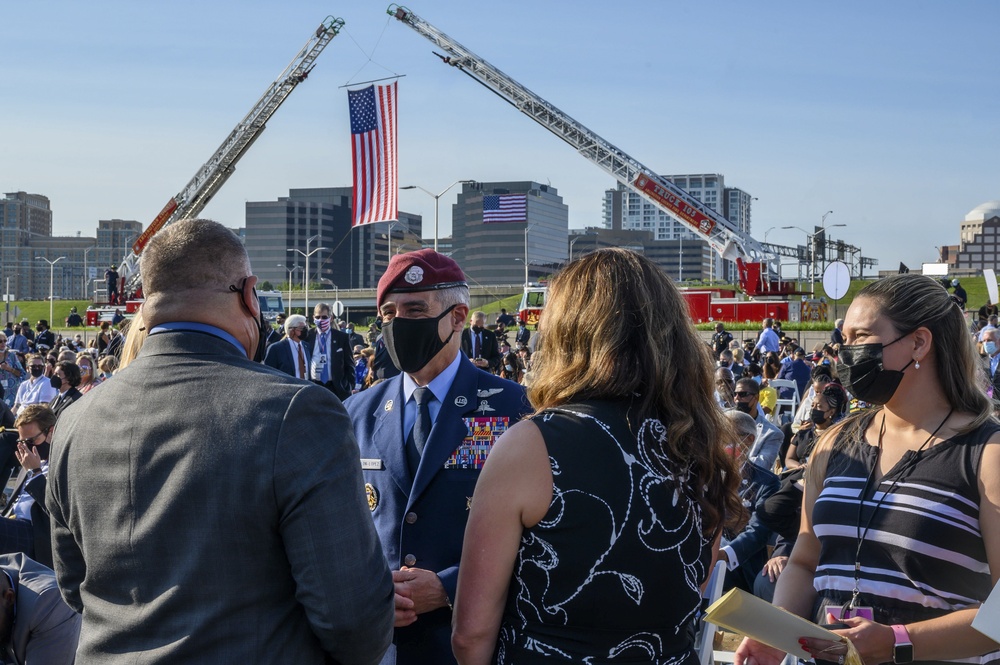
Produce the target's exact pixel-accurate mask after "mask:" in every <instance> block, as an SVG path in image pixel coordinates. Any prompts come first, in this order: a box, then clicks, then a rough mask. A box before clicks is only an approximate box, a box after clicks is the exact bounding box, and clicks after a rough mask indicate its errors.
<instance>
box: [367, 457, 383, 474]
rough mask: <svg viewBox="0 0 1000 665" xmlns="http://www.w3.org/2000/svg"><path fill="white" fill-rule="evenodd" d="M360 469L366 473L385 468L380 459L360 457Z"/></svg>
mask: <svg viewBox="0 0 1000 665" xmlns="http://www.w3.org/2000/svg"><path fill="white" fill-rule="evenodd" d="M361 468H362V469H364V470H368V471H381V470H382V469H384V468H385V464H383V463H382V460H380V459H372V458H367V457H362V458H361Z"/></svg>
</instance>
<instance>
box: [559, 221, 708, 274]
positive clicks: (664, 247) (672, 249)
mask: <svg viewBox="0 0 1000 665" xmlns="http://www.w3.org/2000/svg"><path fill="white" fill-rule="evenodd" d="M569 245H570V246H569V250H570V251H569V254H570V258H571V259H573V258H580V257H581V256H583V255H584V254H588V253H590V252H593V251H596V250H598V249H605V248H608V247H621V248H623V249H630V250H632V251H634V252H639V253H640V254H643V255H644V256H646V257H647V258H649V259H650V260H651V261H653V262H654V263H656V264H657V265H658V266H660V268H662V269H663V271H664V272H665V273H666V274H667V275H668V276H669V277H670V278H671V279H676V280H677V281H678V282H703V281H709V280H710V279H711V278H712V265H713V258H714V256H715V255H716V254H715V252H713V251H712V248H711V247H709V246H708V243H707V242H700V241H696V240H684V239H683V238H678V239H676V240H656V239H655V238H654V236H653V231H652V230H642V231H639V230H627V229H626V230H614V229H605V228H593V227H590V228H587V229H583V230H580V229H572V230H571V231H570V235H569Z"/></svg>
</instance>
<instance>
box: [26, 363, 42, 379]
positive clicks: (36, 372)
mask: <svg viewBox="0 0 1000 665" xmlns="http://www.w3.org/2000/svg"><path fill="white" fill-rule="evenodd" d="M28 371H29V372H31V376H33V377H35V378H36V379H37V378H38V377H40V376H41V375H42V373H44V372H45V368H44V367H42V366H40V365H32V366H31V367H29V368H28Z"/></svg>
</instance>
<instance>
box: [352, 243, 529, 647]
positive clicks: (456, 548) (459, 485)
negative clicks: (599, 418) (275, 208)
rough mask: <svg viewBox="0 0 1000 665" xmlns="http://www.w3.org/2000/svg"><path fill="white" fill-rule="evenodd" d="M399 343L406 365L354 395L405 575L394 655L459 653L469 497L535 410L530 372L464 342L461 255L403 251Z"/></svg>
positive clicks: (390, 299) (386, 306) (389, 281)
mask: <svg viewBox="0 0 1000 665" xmlns="http://www.w3.org/2000/svg"><path fill="white" fill-rule="evenodd" d="M377 302H378V305H379V308H380V311H381V313H382V315H383V317H384V323H383V326H382V334H383V337H384V339H385V343H386V347H387V349H388V353H389V354H390V355H391V357H392V360H393V362H394V363H395V364H396V366H397V367H399V368H400V369H401V370H402V372H403V373H402V374H400V375H398V376H396V377H394V378H392V379H389V380H388V381H384V382H382V383H379V384H378V385H375V386H373V387H371V388H368V389H367V390H364V391H362V392H360V393H358V394H357V395H354V396H353V397H351V398H350V399H348V400H347V402H346V404H345V406H346V407H347V411H348V413H350V415H351V419H352V421H353V423H354V432H355V435H356V438H357V440H358V442H359V444H360V446H361V468H362V469H363V470H364V475H365V480H366V482H367V485H365V490H366V492H367V496H368V507H369V508H370V509H371V513H372V518H373V519H374V521H375V526H376V528H377V529H378V532H379V536H380V537H381V539H382V546H383V548H384V549H385V554H386V558H387V560H388V562H389V567H390V568H392V570H393V571H395V572H393V579H394V581H395V583H396V631H395V637H394V639H393V642H394V645H395V646H394V647H393V648H391V649H390V650H389V652H388V653H386V656H385V658H384V659H383V661H382V662H383V663H384V664H385V665H393V664H398V665H404V664H406V665H414V664H420V665H422V664H426V665H447V664H448V663H454V662H455V658H454V656H453V655H452V652H451V617H452V612H451V603H452V601H453V600H454V598H455V584H456V582H457V580H458V562H459V559H460V558H461V554H462V537H463V534H464V531H465V523H466V519H467V518H468V515H469V513H468V507H469V501H470V500H471V497H472V492H473V490H474V489H475V483H476V480H477V478H478V477H479V471H480V469H481V468H482V465H483V462H485V460H486V457H487V455H488V454H489V451H490V449H491V447H492V445H493V443H494V442H495V440H496V438H497V436H498V435H499V434H500V433H502V432H503V431H504V430H506V428H507V427H508V426H509V425H513V424H514V423H515V422H517V421H518V420H519V419H520V418H521V416H522V415H523V414H524V413H526V412H528V411H529V410H530V407H529V405H528V402H527V400H526V399H525V396H524V389H523V388H522V387H521V386H519V385H518V384H516V383H514V382H512V381H507V380H505V379H501V378H498V377H495V376H493V375H492V374H489V373H487V372H484V371H480V370H479V369H476V367H474V366H473V364H472V363H471V362H469V361H468V360H467V359H466V357H465V355H464V354H462V353H461V352H460V349H459V345H460V339H461V338H460V334H461V331H462V329H463V328H464V327H465V320H466V318H467V317H468V315H469V288H468V285H467V283H466V281H465V275H464V274H463V273H462V269H461V268H459V266H458V264H457V263H455V261H453V260H452V259H451V258H449V257H447V256H444V255H443V254H438V253H437V252H435V251H433V250H431V249H424V250H420V251H417V252H409V253H407V254H397V255H396V256H394V257H392V261H390V263H389V267H388V269H387V270H386V272H385V274H384V275H383V276H382V278H381V279H380V280H379V284H378V292H377Z"/></svg>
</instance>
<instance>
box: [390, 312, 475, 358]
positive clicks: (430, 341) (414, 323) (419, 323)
mask: <svg viewBox="0 0 1000 665" xmlns="http://www.w3.org/2000/svg"><path fill="white" fill-rule="evenodd" d="M457 306H458V305H452V306H451V307H449V308H448V309H446V310H444V311H443V312H441V314H440V315H439V316H436V317H434V318H430V319H403V318H400V317H398V316H397V317H396V318H394V319H393V320H392V321H389V322H388V323H385V324H383V325H382V338H383V339H384V340H385V348H386V351H388V352H389V357H390V358H391V359H392V364H393V365H395V366H396V368H397V369H398V370H399V371H401V372H406V373H407V374H413V373H414V372H419V371H420V370H422V369H423V368H424V367H425V366H426V365H427V363H429V362H430V361H431V359H432V358H434V356H436V355H437V354H438V353H439V352H440V351H441V349H443V348H444V347H446V346H447V345H448V342H449V341H451V338H452V336H454V334H455V331H454V330H452V331H451V335H448V339H446V340H444V341H443V342H442V341H441V338H440V337H439V336H438V322H439V321H441V319H443V318H444V317H445V316H447V315H448V313H449V312H451V310H453V309H455V307H457Z"/></svg>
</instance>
